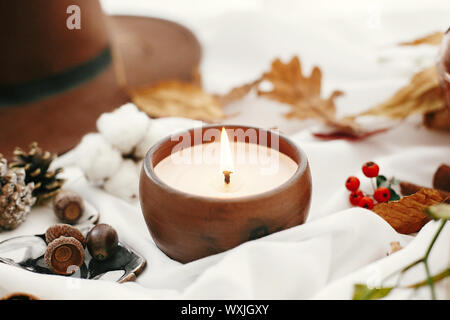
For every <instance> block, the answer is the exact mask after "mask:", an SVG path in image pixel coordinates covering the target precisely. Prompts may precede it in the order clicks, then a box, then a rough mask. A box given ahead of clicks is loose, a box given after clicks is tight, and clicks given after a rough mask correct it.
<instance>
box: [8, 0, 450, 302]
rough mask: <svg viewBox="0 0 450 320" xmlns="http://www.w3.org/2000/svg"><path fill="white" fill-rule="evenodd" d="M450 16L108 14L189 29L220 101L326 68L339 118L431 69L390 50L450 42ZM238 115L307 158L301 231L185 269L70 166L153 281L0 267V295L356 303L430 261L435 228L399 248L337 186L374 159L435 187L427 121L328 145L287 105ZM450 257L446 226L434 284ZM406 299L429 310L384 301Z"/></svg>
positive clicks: (142, 7) (270, 8)
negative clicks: (430, 36)
mask: <svg viewBox="0 0 450 320" xmlns="http://www.w3.org/2000/svg"><path fill="white" fill-rule="evenodd" d="M361 3H364V5H362V4H361ZM398 3H402V5H399V4H398ZM444 3H446V1H431V2H426V3H424V2H418V1H407V2H406V1H398V2H397V1H396V2H395V5H394V4H392V3H391V2H390V1H377V2H373V1H365V2H363V1H343V2H342V1H341V2H339V4H334V3H332V2H327V3H325V2H323V1H319V2H314V3H313V2H312V1H307V2H306V1H283V2H281V3H280V2H279V1H227V2H223V1H220V2H214V1H213V2H212V1H195V4H196V5H192V4H191V2H189V5H188V4H187V3H185V2H183V1H169V3H167V2H164V6H162V2H161V3H159V4H158V3H155V2H153V1H152V2H148V1H127V2H123V1H111V0H110V1H103V5H104V8H105V10H107V11H108V12H110V13H132V14H133V13H140V14H148V15H158V16H162V17H167V18H171V19H174V20H178V21H181V22H183V23H186V24H187V25H188V26H190V27H191V28H192V29H193V30H194V31H195V32H196V33H197V35H198V36H199V38H200V40H201V42H202V45H203V47H204V57H203V63H202V73H203V78H204V82H205V84H206V87H207V89H208V90H211V91H225V90H226V89H228V88H230V87H231V86H233V85H237V84H239V83H240V82H241V81H246V80H251V79H252V78H255V77H256V76H257V75H258V74H260V73H261V72H262V71H264V70H265V69H267V68H268V65H269V61H271V59H272V58H273V57H274V56H277V55H281V56H282V57H290V55H291V54H299V55H300V57H301V59H302V61H304V68H305V69H306V70H310V67H311V66H312V65H313V64H318V65H320V66H321V68H322V70H323V71H324V90H325V94H326V93H328V92H331V90H333V89H342V90H344V91H345V92H346V96H345V97H344V98H342V99H340V100H339V101H338V106H339V111H340V112H341V113H350V112H355V111H356V110H360V109H364V108H367V107H369V106H371V105H373V104H375V103H377V102H379V101H381V100H383V99H385V98H387V97H388V96H389V95H390V94H392V93H393V91H394V90H396V89H397V88H398V87H399V86H401V85H403V84H404V83H406V82H407V81H408V79H409V77H410V76H411V74H412V73H413V72H414V71H416V69H417V67H418V65H421V64H427V63H428V64H429V63H430V62H431V63H432V61H433V59H434V55H435V51H436V49H435V48H432V47H428V46H427V48H419V49H417V48H414V49H411V48H398V47H396V46H395V45H394V44H395V43H396V42H398V41H403V40H405V39H411V38H414V37H416V36H418V35H423V34H426V33H428V32H432V31H435V30H444V29H446V28H447V27H448V20H447V19H448V16H449V13H450V8H449V7H448V5H447V6H444ZM412 8H414V10H413V9H412ZM418 8H419V9H420V10H419V9H418ZM194 9H195V10H194ZM418 12H421V13H426V14H423V15H422V14H419V13H418ZM237 110H244V111H242V112H241V113H240V114H239V115H237V116H235V117H234V118H232V119H229V122H240V123H246V124H254V125H259V126H266V127H268V126H278V127H279V128H280V129H281V130H282V131H284V132H286V133H288V134H289V135H290V137H291V138H292V139H293V140H294V141H295V142H296V143H298V145H299V146H300V147H301V148H303V149H304V151H305V152H306V154H307V156H308V159H309V162H310V166H311V171H312V178H313V199H312V207H311V210H310V214H309V218H308V221H307V223H305V224H304V225H301V226H298V227H295V228H292V229H289V230H286V231H283V232H279V233H276V234H273V235H270V236H268V237H265V238H262V239H259V240H256V241H252V242H248V243H245V244H243V245H241V246H239V247H237V248H235V249H232V250H229V251H228V252H225V253H222V254H219V255H215V256H211V257H207V258H204V259H201V260H198V261H195V262H192V263H189V264H186V265H182V264H180V263H178V262H176V261H173V260H171V259H169V258H168V257H167V256H165V255H164V254H163V253H162V252H161V251H160V250H159V249H158V248H157V247H156V246H155V245H154V243H153V241H152V239H151V237H150V235H149V233H148V231H147V228H146V226H145V223H144V220H143V218H142V215H141V213H140V209H139V204H138V203H137V202H136V203H128V202H125V201H124V200H121V199H118V198H116V197H114V196H112V195H110V194H107V193H106V192H104V191H103V190H100V189H98V188H95V187H93V186H91V185H89V184H88V183H87V181H86V180H85V178H84V177H83V175H82V173H81V171H80V170H79V169H77V168H74V167H70V166H68V167H67V168H66V171H65V175H66V176H67V178H68V182H67V188H72V189H74V190H76V191H78V192H80V193H81V194H82V195H83V197H85V198H86V199H87V200H88V201H90V202H91V203H93V204H94V205H95V206H96V207H97V208H98V210H99V211H100V212H101V221H102V222H106V223H109V224H111V225H112V226H114V227H115V228H116V229H117V230H118V233H119V236H120V238H121V240H123V241H125V242H126V243H128V244H129V245H131V246H132V247H134V248H135V249H136V250H138V251H139V252H140V253H141V254H143V255H144V256H145V258H146V259H147V262H148V265H147V268H146V270H145V271H144V273H143V274H141V275H140V276H139V277H138V278H137V281H136V283H126V284H117V283H113V282H108V281H89V280H74V279H70V278H65V277H61V276H52V275H38V274H34V273H31V272H27V271H24V270H20V269H18V268H15V267H11V266H7V265H4V264H0V295H1V294H4V293H7V292H11V291H25V292H29V293H32V294H34V295H36V296H38V297H41V298H46V299H136V298H137V299H164V298H175V299H178V298H195V299H197V298H217V299H227V298H233V299H236V298H237V299H239V298H244V299H247V298H250V299H253V298H256V299H264V298H268V299H313V298H326V299H349V298H351V296H352V286H353V284H354V283H357V282H361V283H367V284H369V285H377V284H379V282H380V281H381V279H382V278H383V277H385V276H386V275H388V274H390V273H391V272H393V271H395V270H397V269H400V268H401V267H402V266H404V265H406V264H408V263H410V262H412V261H414V260H415V259H418V258H420V257H421V256H422V255H423V254H424V252H425V250H426V247H427V245H428V243H429V242H430V239H431V238H432V236H433V235H434V233H435V231H436V229H437V227H438V224H437V223H436V222H430V223H428V224H427V225H426V226H425V227H424V228H423V229H422V230H421V231H420V232H419V233H418V235H417V236H405V235H400V234H398V233H397V232H395V231H394V230H393V229H392V228H391V227H390V226H389V224H387V223H386V222H385V221H384V220H383V219H381V218H380V217H378V216H377V215H376V214H374V213H372V212H371V211H369V210H364V209H360V208H351V209H350V205H349V204H348V200H347V197H348V192H347V191H346V190H345V188H344V186H343V184H344V181H345V179H346V177H347V176H349V175H355V174H358V175H359V176H361V175H360V174H359V173H360V167H361V164H362V163H363V162H365V161H368V160H373V161H376V162H377V163H378V164H379V165H380V167H381V172H382V173H383V174H385V175H387V176H392V175H395V177H397V178H399V179H405V180H408V181H411V182H415V183H417V184H422V185H425V186H430V185H431V177H432V175H433V172H434V171H435V169H436V168H437V166H438V165H439V164H441V163H443V162H447V163H448V162H450V161H449V160H450V147H449V136H448V135H446V134H442V133H437V132H431V131H428V130H426V129H424V128H423V127H422V126H421V125H420V122H421V119H420V118H419V117H413V118H410V119H409V120H407V121H405V122H402V123H400V124H397V125H396V128H395V129H393V130H391V131H389V132H387V133H384V134H379V135H376V136H373V137H371V138H369V139H366V140H364V141H360V142H346V141H328V142H325V141H318V140H315V139H314V138H312V136H311V134H310V132H311V130H312V129H311V127H310V125H311V122H300V121H290V122H289V121H287V120H284V119H283V118H282V112H285V111H286V110H288V107H286V106H282V105H278V104H276V103H274V102H270V101H266V100H262V99H258V98H256V97H254V96H249V97H247V98H245V99H244V100H243V101H240V102H237V103H235V104H234V105H233V106H230V108H229V109H228V112H230V114H232V113H233V112H235V111H237ZM372 120H373V119H368V121H369V123H372V122H373V121H372ZM165 121H167V119H166V120H165ZM374 121H375V122H377V121H379V120H374ZM79 156H80V155H74V154H73V153H72V154H71V153H69V154H67V155H66V156H64V157H63V158H61V159H59V161H60V163H66V164H68V163H71V162H73V161H77V157H79ZM363 188H364V185H363ZM54 222H56V218H54V216H53V214H52V212H51V210H50V208H40V209H35V210H33V212H32V213H31V214H30V216H29V219H28V220H27V221H26V222H25V223H24V224H23V225H22V226H20V227H19V228H18V229H17V230H14V231H11V232H4V233H0V240H4V239H7V238H9V237H12V236H16V235H24V234H33V233H42V232H43V231H45V229H46V228H47V227H48V226H49V225H50V224H52V223H54ZM392 241H399V242H400V243H401V245H402V246H403V247H404V249H402V250H401V251H399V252H397V253H395V254H393V255H391V256H388V257H386V253H387V252H388V251H389V249H390V248H389V243H390V242H392ZM449 253H450V227H449V226H447V227H446V228H445V229H444V230H443V232H442V235H441V237H440V238H439V239H438V241H437V243H436V246H435V248H434V249H433V251H432V254H431V272H432V273H437V272H439V271H441V270H443V269H444V268H445V267H448V266H449V261H450V254H449ZM424 277H425V273H424V270H423V268H422V267H418V268H416V269H414V270H412V271H411V272H410V273H408V275H407V277H406V278H405V283H411V282H416V281H420V280H423V279H424ZM448 284H449V283H448V282H442V283H440V284H439V285H438V286H437V290H438V297H439V298H441V299H449V298H450V290H449V288H448ZM409 297H413V298H429V290H428V288H423V289H421V290H419V291H417V292H416V293H415V294H414V295H412V294H411V291H410V290H395V291H393V293H391V294H390V295H389V298H409Z"/></svg>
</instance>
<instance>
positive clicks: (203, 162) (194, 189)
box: [154, 142, 298, 198]
mask: <svg viewBox="0 0 450 320" xmlns="http://www.w3.org/2000/svg"><path fill="white" fill-rule="evenodd" d="M230 148H231V150H232V159H233V170H232V174H231V177H230V183H228V184H226V183H225V182H224V174H223V172H222V171H221V164H220V153H221V147H220V143H219V142H212V143H207V144H202V145H196V146H193V147H190V148H186V149H183V150H180V151H177V152H174V153H173V154H172V155H169V156H168V157H166V158H165V159H163V160H162V161H161V162H159V163H158V164H157V165H156V166H155V168H154V172H155V174H156V176H157V177H158V178H159V179H161V180H162V181H163V182H164V183H166V184H167V185H169V186H170V187H172V188H174V189H176V190H179V191H182V192H185V193H190V194H194V195H199V196H204V197H213V198H237V197H244V196H250V195H254V194H258V193H262V192H266V191H269V190H272V189H274V188H276V187H278V186H280V185H282V184H283V183H285V182H286V181H288V180H289V178H291V177H292V176H293V175H294V173H295V171H296V170H297V168H298V165H297V163H296V162H295V161H294V160H292V159H291V158H290V157H288V156H286V155H285V154H283V153H281V152H279V151H277V150H274V149H271V148H268V147H266V146H260V145H256V144H251V143H244V142H231V143H230Z"/></svg>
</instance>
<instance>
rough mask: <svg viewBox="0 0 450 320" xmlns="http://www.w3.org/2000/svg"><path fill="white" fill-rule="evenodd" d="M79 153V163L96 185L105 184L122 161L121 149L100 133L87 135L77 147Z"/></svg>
mask: <svg viewBox="0 0 450 320" xmlns="http://www.w3.org/2000/svg"><path fill="white" fill-rule="evenodd" d="M77 153H78V154H79V155H80V157H79V160H78V161H77V165H78V166H79V167H80V168H81V170H83V172H84V174H85V175H86V177H87V178H88V180H89V181H91V182H92V183H94V184H96V185H101V184H103V182H104V180H105V179H106V178H108V177H110V176H112V175H113V174H114V173H115V172H116V171H117V169H118V168H119V166H120V164H121V162H122V155H121V154H120V152H119V150H117V149H115V148H114V147H112V146H111V145H110V144H109V143H108V141H106V139H105V138H104V137H103V136H102V135H101V134H99V133H90V134H87V135H85V136H84V137H83V139H82V140H81V143H80V144H79V145H78V147H77Z"/></svg>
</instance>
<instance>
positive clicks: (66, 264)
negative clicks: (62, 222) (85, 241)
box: [44, 236, 84, 275]
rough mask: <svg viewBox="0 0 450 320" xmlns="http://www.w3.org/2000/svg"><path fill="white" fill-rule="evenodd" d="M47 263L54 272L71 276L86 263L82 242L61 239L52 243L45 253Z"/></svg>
mask: <svg viewBox="0 0 450 320" xmlns="http://www.w3.org/2000/svg"><path fill="white" fill-rule="evenodd" d="M44 259H45V263H46V264H47V266H48V267H49V268H50V269H51V270H53V271H54V272H56V273H58V274H62V275H69V274H72V273H74V272H75V270H76V268H73V267H72V268H71V266H77V267H80V266H81V265H82V264H83V262H84V250H83V246H82V245H81V243H80V241H78V240H77V239H75V238H73V237H64V236H62V237H59V238H58V239H56V240H54V241H52V242H51V243H50V244H49V245H48V247H47V250H46V251H45V255H44Z"/></svg>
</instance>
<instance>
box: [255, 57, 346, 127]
mask: <svg viewBox="0 0 450 320" xmlns="http://www.w3.org/2000/svg"><path fill="white" fill-rule="evenodd" d="M261 80H266V81H269V82H270V83H272V86H273V88H272V90H270V91H263V90H261V89H258V91H257V93H258V95H259V96H261V97H265V98H268V99H272V100H276V101H279V102H283V103H287V104H289V105H291V107H292V110H291V111H290V112H289V113H288V114H286V117H287V118H298V119H306V118H319V119H322V118H324V117H326V118H328V117H332V118H334V116H335V114H336V107H335V105H334V99H335V98H337V97H339V96H340V95H342V94H343V93H342V92H341V91H334V92H333V93H332V94H331V95H330V96H329V97H328V98H327V99H322V97H321V87H322V72H321V70H320V69H319V68H318V67H314V69H313V70H312V72H311V75H310V76H309V77H307V76H304V75H303V74H302V68H301V65H300V60H299V58H298V57H293V58H292V59H291V61H289V62H288V63H283V62H282V61H281V60H280V59H276V60H275V61H273V62H272V68H271V70H270V71H269V72H266V73H264V74H263V76H262V77H261Z"/></svg>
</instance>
